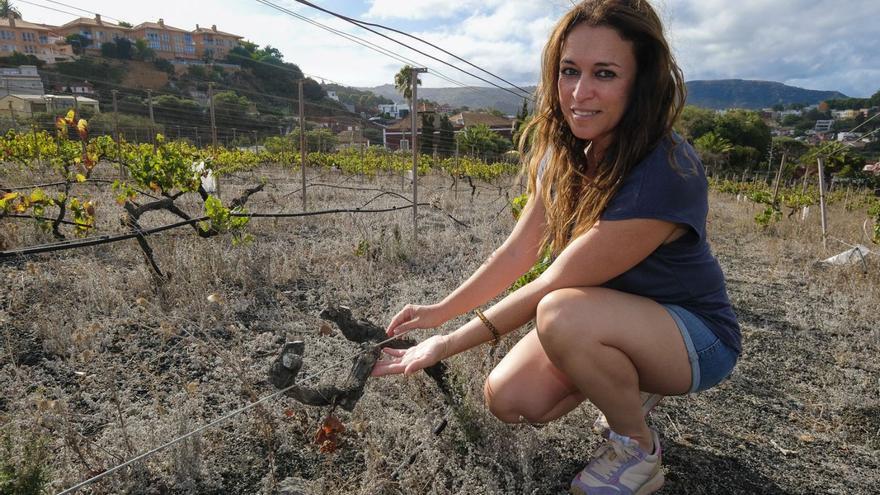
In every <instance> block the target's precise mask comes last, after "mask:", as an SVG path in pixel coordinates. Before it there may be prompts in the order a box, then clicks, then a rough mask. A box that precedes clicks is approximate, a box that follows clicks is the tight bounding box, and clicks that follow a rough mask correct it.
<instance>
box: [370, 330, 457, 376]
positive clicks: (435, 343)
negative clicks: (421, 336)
mask: <svg viewBox="0 0 880 495" xmlns="http://www.w3.org/2000/svg"><path fill="white" fill-rule="evenodd" d="M448 347H449V345H448V343H447V341H446V335H434V336H433V337H429V338H427V339H425V340H424V341H422V342H420V343H419V344H418V345H416V346H413V347H410V348H409V349H392V348H390V347H386V348H384V349H382V351H383V352H384V353H385V354H387V355H388V356H390V359H382V360H379V361H376V365H375V366H374V367H373V371H372V372H371V373H370V375H371V376H385V375H398V374H400V373H403V374H404V375H411V374H413V373H415V372H416V371H418V370H420V369H423V368H427V367H429V366H433V365H435V364H437V363H439V362H440V360H441V359H443V358H444V357H446V356H445V355H446V350H447V348H448Z"/></svg>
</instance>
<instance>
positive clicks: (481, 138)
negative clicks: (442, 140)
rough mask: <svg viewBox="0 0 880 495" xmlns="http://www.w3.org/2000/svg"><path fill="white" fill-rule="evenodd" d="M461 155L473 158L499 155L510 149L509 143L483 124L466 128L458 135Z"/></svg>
mask: <svg viewBox="0 0 880 495" xmlns="http://www.w3.org/2000/svg"><path fill="white" fill-rule="evenodd" d="M458 143H459V147H460V149H461V151H462V152H463V153H468V154H470V155H474V156H485V155H499V154H501V153H504V152H507V151H509V150H510V148H511V142H510V141H509V140H507V139H505V138H504V137H503V136H501V135H500V134H498V133H497V132H495V131H493V130H492V129H490V128H489V126H487V125H485V124H479V125H475V126H471V127H466V128H465V129H464V130H463V131H462V132H460V133H459V134H458Z"/></svg>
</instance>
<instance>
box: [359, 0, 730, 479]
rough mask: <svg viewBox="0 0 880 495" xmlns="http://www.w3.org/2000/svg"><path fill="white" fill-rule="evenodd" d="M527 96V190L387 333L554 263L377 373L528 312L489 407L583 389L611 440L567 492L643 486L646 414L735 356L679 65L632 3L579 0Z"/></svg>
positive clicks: (571, 399)
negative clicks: (486, 239) (474, 250)
mask: <svg viewBox="0 0 880 495" xmlns="http://www.w3.org/2000/svg"><path fill="white" fill-rule="evenodd" d="M538 96H539V101H538V104H537V108H536V112H535V117H534V119H533V121H532V123H531V124H530V125H529V127H528V129H527V132H526V133H525V134H526V135H527V136H530V138H531V142H530V143H529V146H530V150H529V151H530V154H529V157H530V158H529V160H528V164H527V171H528V175H529V201H528V203H527V205H526V207H525V209H524V212H523V215H522V217H521V218H520V220H519V222H518V223H517V225H516V227H515V228H514V230H513V232H512V233H511V234H510V236H509V237H508V239H507V240H506V241H505V242H504V244H503V245H502V246H501V247H499V248H498V249H497V250H496V251H495V252H494V253H493V255H492V256H491V257H490V258H489V259H488V260H487V261H486V262H485V263H484V264H483V265H482V266H481V267H480V268H479V269H478V270H477V271H476V272H475V273H474V274H473V275H472V276H471V277H470V278H469V279H468V280H467V281H465V282H464V283H463V284H462V285H461V286H460V287H458V288H457V289H456V290H455V291H453V292H452V293H451V294H450V295H449V296H447V297H446V298H445V299H444V300H443V301H442V302H440V303H438V304H434V305H429V306H417V305H407V306H406V307H404V308H403V310H401V311H400V312H399V313H398V314H397V315H396V316H395V317H394V318H393V319H392V321H391V323H390V324H389V326H388V329H387V332H388V334H389V335H399V334H401V333H404V332H407V331H409V330H412V329H415V328H433V327H436V326H438V325H441V324H442V323H444V322H445V321H447V320H449V319H451V318H453V317H455V316H456V315H459V314H462V313H465V312H468V311H471V310H473V309H474V308H476V307H478V306H479V305H482V304H484V303H486V302H487V301H489V300H491V299H492V298H494V297H495V296H497V295H499V294H500V293H501V292H502V291H503V290H504V289H506V288H507V287H509V286H510V284H511V283H512V282H513V281H515V280H516V279H517V278H518V277H519V276H520V275H521V274H523V273H524V272H526V271H527V270H528V269H529V268H530V267H531V266H532V265H533V264H534V263H535V262H536V260H537V259H538V257H539V256H540V253H542V250H543V248H544V246H549V247H550V248H551V250H552V254H553V256H554V261H553V263H552V264H551V265H550V267H549V268H548V269H547V270H546V271H545V272H544V273H543V274H542V275H541V276H540V277H539V278H537V279H536V280H535V281H533V282H531V283H529V284H528V285H526V286H524V287H522V288H520V289H519V290H517V291H515V292H513V293H511V294H509V295H508V296H507V297H505V298H504V299H503V300H501V301H500V302H499V303H497V304H496V305H495V306H493V307H492V308H490V309H488V310H486V311H485V313H482V312H480V311H479V310H477V315H478V316H479V317H478V318H474V319H473V320H471V321H470V322H468V323H467V324H465V325H463V326H462V327H461V328H459V329H457V330H455V331H454V332H452V333H449V334H447V335H436V336H432V337H430V338H428V339H426V340H425V341H424V342H422V343H420V344H419V345H417V346H415V347H413V348H411V349H407V350H405V351H404V350H393V349H387V350H386V354H388V356H389V358H388V359H386V360H382V361H380V362H379V363H378V364H377V365H376V367H375V368H374V370H373V374H374V375H376V376H380V375H386V374H394V373H413V372H415V371H416V370H419V369H421V368H424V367H426V366H430V365H433V364H435V363H436V362H438V361H440V360H442V359H445V358H447V357H449V356H452V355H455V354H457V353H459V352H462V351H464V350H466V349H470V348H472V347H475V346H477V345H480V344H483V343H486V342H487V341H494V342H496V343H497V340H498V339H499V338H500V336H502V335H504V334H505V333H507V332H509V331H512V330H514V329H516V328H518V327H520V326H521V325H523V324H525V323H527V322H528V321H530V320H532V319H534V320H535V329H533V330H531V331H530V332H529V333H528V334H527V335H526V336H525V337H523V338H522V339H521V340H520V341H519V342H518V343H517V344H516V345H515V346H514V347H513V348H512V349H511V350H510V352H509V353H508V354H507V355H506V356H505V357H504V358H503V359H502V360H501V362H500V363H499V364H498V366H497V367H496V368H495V369H494V370H493V371H492V372H491V374H490V375H489V377H488V378H487V380H486V383H485V398H486V403H487V404H488V407H489V409H490V411H491V412H492V413H493V414H494V415H495V416H497V417H498V418H499V419H501V420H502V421H506V422H511V423H515V422H521V421H528V422H535V423H542V422H548V421H552V420H554V419H556V418H559V417H561V416H563V415H564V414H566V413H568V412H569V411H571V410H572V409H574V408H575V407H577V406H578V405H579V404H580V403H581V402H583V401H584V400H589V401H591V402H592V403H593V404H594V405H595V406H596V407H597V408H598V409H599V410H601V411H602V413H603V414H604V418H600V419H603V420H604V421H606V422H607V425H608V428H609V429H607V430H606V431H605V435H606V437H607V442H606V443H605V444H604V445H603V446H601V447H600V448H599V449H598V450H597V451H596V452H595V454H594V458H593V460H592V461H591V462H590V463H589V464H588V465H587V467H586V468H584V470H583V471H581V472H580V473H579V474H578V475H577V476H576V477H575V478H574V480H573V481H572V484H571V487H572V491H573V492H575V493H586V494H590V493H603V494H604V493H636V494H646V493H652V492H654V491H656V490H657V489H659V488H660V486H661V485H662V484H663V473H662V470H661V469H660V457H661V449H660V443H659V440H658V437H657V433H656V432H655V431H653V430H651V429H650V428H649V427H648V425H647V423H646V422H645V415H646V414H647V410H648V409H649V408H650V407H651V405H652V404H654V403H656V400H658V398H659V397H660V396H663V395H681V394H686V393H693V392H697V391H701V390H705V389H707V388H709V387H711V386H714V385H716V384H717V383H718V382H720V381H721V380H722V379H724V378H725V377H726V376H727V375H728V374H729V373H730V372H731V370H732V368H733V366H734V364H735V363H736V360H737V358H738V356H739V353H740V332H739V327H738V325H737V322H736V316H735V315H734V313H733V310H732V309H731V306H730V302H729V300H728V297H727V292H726V289H725V284H724V277H723V274H722V273H721V269H720V267H719V265H718V262H717V261H716V259H715V258H714V257H713V256H712V254H711V252H710V250H709V246H708V243H707V241H706V232H705V228H706V214H707V210H708V202H707V183H706V178H705V175H704V171H703V168H702V165H701V164H700V162H699V159H698V158H697V157H696V155H695V153H694V151H693V149H692V148H691V146H690V145H688V144H687V143H686V142H684V141H683V140H682V139H681V138H680V137H678V136H677V135H675V133H674V132H673V130H672V127H673V124H674V123H675V121H676V119H677V118H678V116H679V114H680V112H681V108H682V106H683V105H684V100H685V87H684V81H683V76H682V73H681V71H680V69H679V68H678V66H677V65H676V63H675V60H674V58H673V56H672V54H671V52H670V49H669V46H668V44H667V42H666V40H665V39H664V36H663V27H662V25H661V22H660V20H659V18H658V17H657V14H656V13H655V12H654V10H653V9H652V8H651V6H650V5H649V4H648V3H647V2H646V1H640V0H587V1H585V2H583V3H581V4H579V5H577V6H576V7H575V8H574V9H573V10H572V11H570V12H569V13H568V14H566V15H565V16H564V17H563V18H562V20H561V21H560V22H559V24H558V25H557V26H556V28H555V30H554V31H553V34H552V35H551V37H550V40H549V42H548V43H547V46H546V48H545V50H544V56H543V75H542V83H541V86H540V89H539V95H538ZM524 141H525V140H524ZM521 146H523V147H524V146H525V142H524V143H522V144H521Z"/></svg>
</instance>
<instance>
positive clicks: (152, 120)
mask: <svg viewBox="0 0 880 495" xmlns="http://www.w3.org/2000/svg"><path fill="white" fill-rule="evenodd" d="M147 106H148V108H149V110H150V142H151V143H153V153H155V152H156V118H155V117H154V116H153V90H152V89H148V90H147Z"/></svg>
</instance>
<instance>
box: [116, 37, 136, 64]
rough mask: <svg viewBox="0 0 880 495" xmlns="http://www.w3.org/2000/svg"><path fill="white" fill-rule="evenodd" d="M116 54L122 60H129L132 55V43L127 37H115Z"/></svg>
mask: <svg viewBox="0 0 880 495" xmlns="http://www.w3.org/2000/svg"><path fill="white" fill-rule="evenodd" d="M114 41H115V42H116V56H118V57H119V58H121V59H122V60H131V59H132V57H133V56H134V45H133V44H132V43H131V41H130V40H129V39H128V38H116V39H115V40H114Z"/></svg>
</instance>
